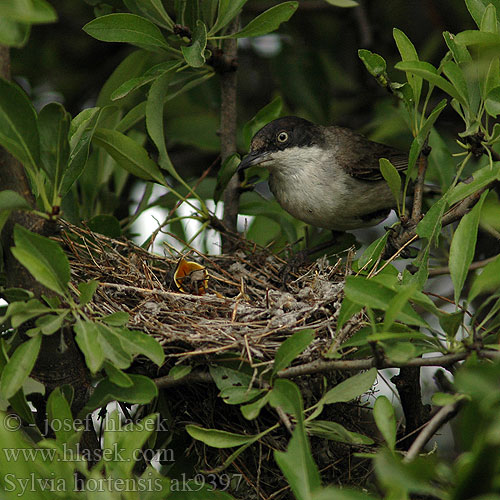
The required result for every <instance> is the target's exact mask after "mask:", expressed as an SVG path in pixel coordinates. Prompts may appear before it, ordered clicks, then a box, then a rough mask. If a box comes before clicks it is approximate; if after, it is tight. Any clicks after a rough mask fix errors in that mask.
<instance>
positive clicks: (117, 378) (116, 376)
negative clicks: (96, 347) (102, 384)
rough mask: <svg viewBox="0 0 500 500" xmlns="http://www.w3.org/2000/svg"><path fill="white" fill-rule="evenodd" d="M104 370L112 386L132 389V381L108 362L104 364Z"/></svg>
mask: <svg viewBox="0 0 500 500" xmlns="http://www.w3.org/2000/svg"><path fill="white" fill-rule="evenodd" d="M104 370H105V371H106V375H107V376H108V378H109V380H110V381H111V382H112V383H113V384H115V385H118V386H119V387H132V386H133V385H134V383H133V382H132V379H131V378H130V377H129V376H128V375H127V374H126V373H124V372H122V371H121V370H120V369H118V368H116V366H115V365H113V364H112V363H109V362H108V361H106V362H105V363H104Z"/></svg>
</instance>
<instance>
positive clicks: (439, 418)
mask: <svg viewBox="0 0 500 500" xmlns="http://www.w3.org/2000/svg"><path fill="white" fill-rule="evenodd" d="M464 404H465V399H464V398H462V399H458V400H457V401H455V402H454V403H451V404H449V405H446V406H443V407H442V408H441V409H440V410H439V411H438V412H437V413H436V414H435V415H434V416H433V417H432V418H431V419H430V420H429V422H428V423H427V425H426V426H425V427H424V429H423V430H422V432H420V434H419V435H418V436H417V439H415V441H413V444H412V445H411V446H410V449H409V450H408V453H407V454H406V456H405V458H404V459H403V462H411V461H412V460H414V459H415V458H416V457H417V456H418V454H419V453H420V452H421V451H422V450H423V448H424V446H425V445H426V444H427V442H428V441H429V439H430V438H431V437H432V436H433V435H434V434H435V433H436V432H437V431H438V430H439V429H440V428H441V427H442V426H443V425H444V424H446V422H449V421H450V420H451V419H452V418H453V417H454V416H455V415H456V414H457V413H458V411H459V410H460V408H461V407H462V406H463V405H464Z"/></svg>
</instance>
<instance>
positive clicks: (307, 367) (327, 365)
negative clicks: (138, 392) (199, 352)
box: [153, 350, 500, 389]
mask: <svg viewBox="0 0 500 500" xmlns="http://www.w3.org/2000/svg"><path fill="white" fill-rule="evenodd" d="M474 352H475V353H476V354H478V355H479V356H480V357H482V358H485V359H491V360H499V359H500V352H499V351H488V350H480V351H479V352H478V351H474ZM469 355H470V352H457V353H451V354H444V355H442V356H431V357H430V358H414V359H410V360H408V361H406V362H404V363H391V362H390V361H387V360H382V361H381V363H380V366H379V367H378V368H380V369H382V368H402V367H420V366H442V367H444V368H446V367H449V366H452V365H453V364H455V363H457V362H458V361H464V360H465V359H467V358H468V356H469ZM376 365H377V361H376V360H375V358H365V359H353V360H345V361H342V360H332V361H323V360H316V361H312V362H310V363H305V364H303V365H298V366H292V367H290V368H286V369H285V370H281V371H280V372H278V373H277V375H276V376H277V377H278V378H286V379H293V378H295V377H301V376H303V375H313V374H316V373H325V372H330V371H361V370H369V369H370V368H376V367H377V366H376ZM153 381H154V383H155V384H156V385H157V387H159V388H162V389H164V388H165V389H168V388H171V387H177V386H181V385H186V384H192V383H204V384H206V383H211V382H212V378H211V376H210V374H209V373H207V372H202V371H200V372H191V373H190V374H189V375H186V376H185V377H182V378H179V379H173V378H172V377H170V376H168V375H167V376H165V377H159V378H156V379H154V380H153Z"/></svg>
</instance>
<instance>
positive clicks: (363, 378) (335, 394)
mask: <svg viewBox="0 0 500 500" xmlns="http://www.w3.org/2000/svg"><path fill="white" fill-rule="evenodd" d="M376 378H377V369H376V368H370V369H369V370H368V371H366V372H362V373H358V374H357V375H354V376H352V377H350V378H348V379H347V380H344V381H343V382H340V384H338V385H336V386H335V387H334V388H333V389H330V390H329V391H328V392H327V393H326V394H325V395H324V396H323V397H322V398H321V400H320V402H321V403H322V404H325V405H329V404H333V403H345V402H347V401H352V400H353V399H355V398H357V397H359V396H361V395H362V394H364V393H365V392H367V391H369V390H370V388H371V387H372V385H373V384H374V383H375V379H376Z"/></svg>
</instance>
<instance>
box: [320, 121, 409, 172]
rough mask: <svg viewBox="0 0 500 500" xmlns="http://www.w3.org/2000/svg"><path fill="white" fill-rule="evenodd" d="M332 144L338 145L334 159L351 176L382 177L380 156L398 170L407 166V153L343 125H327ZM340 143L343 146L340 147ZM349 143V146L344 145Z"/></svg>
mask: <svg viewBox="0 0 500 500" xmlns="http://www.w3.org/2000/svg"><path fill="white" fill-rule="evenodd" d="M327 129H328V135H329V136H330V140H331V142H332V143H333V144H336V145H338V146H339V150H340V151H341V152H338V153H337V155H336V158H335V159H336V161H337V162H338V163H339V164H340V165H341V166H342V167H344V168H345V170H346V172H347V173H348V174H349V175H351V176H352V177H356V178H357V179H362V180H366V181H378V180H381V179H383V177H382V174H381V172H380V164H379V159H380V158H387V159H388V160H389V161H390V162H391V163H392V164H393V165H394V167H395V168H396V169H397V170H398V171H403V170H406V168H407V167H408V155H407V154H406V153H403V152H402V151H400V150H399V149H395V148H392V147H390V146H385V145H384V144H380V143H378V142H373V141H370V140H368V139H367V138H366V137H364V136H362V135H360V134H357V133H356V132H353V131H352V130H350V129H347V128H343V127H328V128H327ZM340 144H342V146H343V147H340ZM346 144H349V147H345V145H346Z"/></svg>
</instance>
